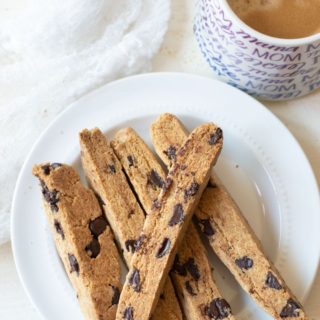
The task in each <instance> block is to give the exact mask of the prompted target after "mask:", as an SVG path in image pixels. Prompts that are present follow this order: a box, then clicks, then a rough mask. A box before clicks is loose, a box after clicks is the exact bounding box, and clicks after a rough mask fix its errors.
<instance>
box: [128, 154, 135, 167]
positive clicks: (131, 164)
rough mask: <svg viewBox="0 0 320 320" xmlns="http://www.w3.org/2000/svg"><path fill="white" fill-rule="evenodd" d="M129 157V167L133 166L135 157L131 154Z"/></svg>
mask: <svg viewBox="0 0 320 320" xmlns="http://www.w3.org/2000/svg"><path fill="white" fill-rule="evenodd" d="M127 159H128V163H129V167H132V166H133V165H134V162H133V157H132V156H130V155H129V156H127Z"/></svg>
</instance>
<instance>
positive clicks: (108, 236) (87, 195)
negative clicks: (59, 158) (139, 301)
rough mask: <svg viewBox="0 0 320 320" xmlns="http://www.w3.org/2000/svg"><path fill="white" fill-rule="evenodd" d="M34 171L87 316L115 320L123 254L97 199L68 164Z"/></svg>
mask: <svg viewBox="0 0 320 320" xmlns="http://www.w3.org/2000/svg"><path fill="white" fill-rule="evenodd" d="M33 174H34V175H35V176H37V177H38V178H39V180H40V185H41V188H42V195H43V203H44V208H45V212H46V214H47V218H48V221H49V224H50V227H51V231H52V234H53V237H54V240H55V244H56V247H57V250H58V253H59V256H60V258H61V260H62V262H63V265H64V267H65V270H66V273H67V274H68V276H69V278H70V280H71V283H72V285H73V287H74V289H75V291H76V293H77V297H78V299H79V303H80V306H81V309H82V311H83V314H84V316H85V318H86V319H88V320H95V319H96V320H113V319H114V318H115V314H116V309H117V303H118V300H119V295H120V290H121V283H120V264H119V261H120V260H119V259H120V257H119V255H118V251H117V248H116V246H115V244H114V239H113V235H112V232H111V230H110V227H109V226H108V224H107V221H106V219H105V217H104V214H103V213H102V210H101V208H100V205H99V202H98V200H97V199H96V197H95V195H94V193H93V192H92V191H91V190H89V189H87V188H85V187H84V186H83V185H82V184H81V182H80V178H79V176H78V174H77V173H76V171H75V170H74V169H73V168H72V167H70V166H67V165H62V164H58V163H53V164H49V163H46V164H42V165H36V166H34V168H33ZM62 307H63V306H62Z"/></svg>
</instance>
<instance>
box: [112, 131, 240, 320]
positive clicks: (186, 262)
mask: <svg viewBox="0 0 320 320" xmlns="http://www.w3.org/2000/svg"><path fill="white" fill-rule="evenodd" d="M111 144H112V147H113V148H114V150H115V153H116V155H117V157H118V158H119V160H120V161H121V163H122V165H123V168H124V170H125V172H126V174H127V176H128V177H129V178H130V182H131V184H132V186H133V187H134V189H135V191H136V193H137V196H138V197H139V199H140V202H141V204H142V206H143V207H144V209H145V211H146V212H148V211H150V209H151V208H152V206H153V205H154V203H155V199H157V197H158V195H159V192H160V191H161V189H162V188H163V187H164V185H165V178H166V175H165V171H164V170H163V168H162V167H161V165H160V164H159V163H158V160H157V159H156V158H155V156H154V155H153V154H152V152H151V150H150V149H149V148H148V146H147V145H146V144H145V142H144V141H143V140H142V139H141V138H140V137H139V136H138V134H137V133H136V132H135V131H134V130H133V129H131V128H126V129H122V130H120V131H118V132H117V133H116V135H115V138H114V139H113V140H112V142H111ZM128 159H129V160H130V161H128ZM171 277H172V279H173V281H174V285H175V288H176V292H177V294H178V296H179V299H180V303H181V305H182V307H183V310H184V314H185V317H186V319H188V320H194V319H206V318H207V319H212V318H215V319H234V317H233V316H232V315H231V308H230V306H229V304H228V303H227V301H226V300H225V299H223V298H222V296H221V294H220V292H219V290H218V288H217V286H216V284H215V282H214V280H213V277H212V270H211V268H210V265H209V262H208V259H207V256H206V250H205V248H204V246H203V244H202V242H201V240H200V237H199V235H198V233H197V231H196V229H195V227H194V225H193V223H190V224H189V227H188V230H187V232H186V235H185V238H184V239H183V241H182V243H181V245H180V247H179V249H178V254H177V256H176V258H175V263H174V265H173V270H172V272H171Z"/></svg>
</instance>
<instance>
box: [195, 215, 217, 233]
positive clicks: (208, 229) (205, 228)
mask: <svg viewBox="0 0 320 320" xmlns="http://www.w3.org/2000/svg"><path fill="white" fill-rule="evenodd" d="M197 223H198V225H199V227H200V230H201V231H202V233H203V234H205V235H206V236H207V237H211V236H213V235H214V230H213V228H212V226H211V223H210V220H209V219H198V220H197Z"/></svg>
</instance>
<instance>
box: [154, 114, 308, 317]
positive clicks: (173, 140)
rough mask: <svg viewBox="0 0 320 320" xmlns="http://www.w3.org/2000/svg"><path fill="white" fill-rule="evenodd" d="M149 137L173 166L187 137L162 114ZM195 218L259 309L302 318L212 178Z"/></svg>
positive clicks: (171, 118) (235, 208)
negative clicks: (178, 151)
mask: <svg viewBox="0 0 320 320" xmlns="http://www.w3.org/2000/svg"><path fill="white" fill-rule="evenodd" d="M151 134H152V140H153V144H154V146H155V148H156V151H157V153H158V155H159V157H160V158H161V159H162V160H163V162H164V163H165V164H166V165H167V166H169V167H170V165H173V166H174V165H175V164H174V163H175V161H176V157H177V150H179V148H180V146H181V145H182V143H183V141H184V140H185V138H186V137H187V133H186V130H185V129H184V127H183V125H182V124H181V122H180V121H179V120H178V119H177V118H176V117H175V116H173V115H171V114H164V115H162V116H160V117H159V118H158V119H157V120H156V121H155V123H154V124H153V125H152V129H151ZM195 218H196V220H197V222H198V225H199V227H200V229H201V230H202V232H203V233H204V234H205V236H207V237H208V239H209V242H210V245H211V247H212V248H213V250H214V251H215V253H216V254H217V255H218V257H219V258H220V259H221V260H222V262H223V263H224V264H225V265H226V266H227V267H228V269H229V270H230V271H231V272H232V274H233V275H234V276H235V278H236V279H237V281H238V282H239V283H240V285H241V286H242V287H243V288H244V289H245V290H246V291H247V292H248V293H249V294H250V295H251V296H252V297H253V298H254V300H255V301H256V302H257V303H258V304H259V305H260V306H261V307H262V308H264V309H265V310H266V311H267V312H268V313H269V314H270V315H271V316H272V317H274V318H275V319H288V320H291V319H292V320H293V319H307V316H306V315H305V312H304V311H303V309H302V306H301V305H300V303H298V302H297V299H296V298H295V297H294V295H293V294H292V293H291V292H290V290H289V288H288V287H287V285H286V284H285V282H284V280H283V279H282V278H281V276H280V274H279V272H278V271H277V270H276V269H275V267H274V266H273V264H272V263H271V262H270V261H269V260H268V259H267V257H266V256H265V255H264V253H263V250H262V246H261V244H260V242H259V240H258V239H257V237H256V236H255V234H254V232H253V230H252V229H251V228H250V226H249V224H248V223H247V221H246V220H245V218H244V217H243V216H242V214H241V212H240V210H239V208H238V206H237V205H236V203H235V202H234V200H233V199H232V198H231V196H230V195H229V193H228V192H227V191H226V189H225V188H224V187H223V186H222V184H221V182H220V181H219V180H218V179H217V177H215V176H214V175H213V176H212V177H211V179H210V183H209V185H208V187H207V189H206V190H205V191H204V193H203V195H202V198H201V200H200V202H199V205H198V209H197V210H196V213H195Z"/></svg>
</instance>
